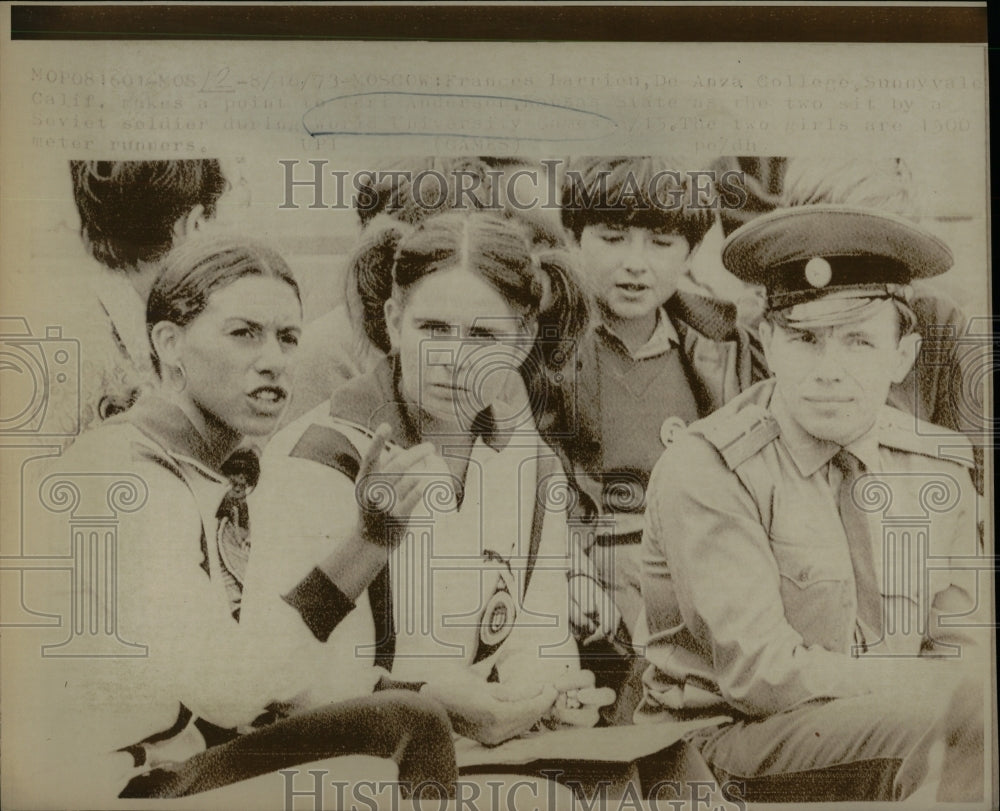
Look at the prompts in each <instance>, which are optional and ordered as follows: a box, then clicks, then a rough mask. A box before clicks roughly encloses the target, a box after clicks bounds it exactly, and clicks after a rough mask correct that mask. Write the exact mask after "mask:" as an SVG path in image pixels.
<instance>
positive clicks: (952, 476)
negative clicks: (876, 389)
mask: <svg viewBox="0 0 1000 811" xmlns="http://www.w3.org/2000/svg"><path fill="white" fill-rule="evenodd" d="M773 392H774V381H773V380H766V381H763V382H761V383H758V384H757V385H755V386H754V387H752V388H751V389H749V390H748V391H746V392H744V393H743V394H742V395H740V396H739V397H737V398H736V399H735V400H733V401H732V402H730V403H729V404H728V405H726V406H724V407H723V408H722V409H720V410H719V411H718V412H716V413H715V414H713V415H712V416H711V417H709V418H707V419H704V420H701V421H699V422H697V423H695V424H694V425H692V426H691V427H690V429H689V432H688V433H687V434H685V435H684V436H682V437H681V438H680V439H678V440H677V441H676V443H675V444H674V445H672V446H671V447H670V448H669V449H668V450H667V452H666V453H665V454H664V455H663V457H662V459H661V461H660V462H659V463H658V464H657V466H656V468H655V469H654V471H653V475H652V479H651V481H650V488H649V502H648V510H647V526H646V531H645V537H644V540H643V578H642V587H643V594H644V597H645V604H646V613H647V618H646V619H647V627H648V637H647V638H645V639H643V638H639V639H637V642H640V643H641V642H645V643H646V644H647V645H648V647H647V649H646V656H647V658H648V659H649V660H650V662H651V663H652V667H650V669H649V671H648V672H647V674H646V677H645V691H644V701H643V704H642V705H641V707H640V710H639V713H638V716H639V717H641V716H643V715H650V714H652V715H655V714H657V713H659V712H663V711H665V712H667V713H668V714H671V713H672V714H680V715H684V714H690V712H691V711H695V712H702V711H704V712H706V713H708V714H718V713H719V712H726V713H728V714H734V715H745V716H763V715H769V714H772V713H775V712H779V711H782V710H785V709H788V708H790V707H792V706H795V705H796V704H799V703H801V702H804V701H808V700H811V699H816V698H835V697H839V696H848V695H857V694H861V693H865V692H869V691H870V690H872V689H874V688H875V687H876V686H877V685H884V683H885V679H887V678H891V673H899V672H902V671H903V670H905V668H906V667H911V668H912V666H913V659H914V658H915V657H918V656H921V655H927V654H929V653H933V654H938V655H943V656H948V655H955V654H957V653H958V648H956V647H952V646H954V645H959V644H965V643H968V642H969V638H968V635H967V634H965V633H964V631H965V629H964V628H961V627H954V625H950V626H949V625H948V623H955V622H959V621H960V620H958V619H957V617H958V616H959V615H962V614H967V613H969V612H972V611H973V609H974V608H975V607H976V598H975V595H976V580H975V578H976V572H975V571H972V570H971V569H970V568H969V567H973V566H975V565H977V564H976V560H977V559H978V560H979V561H980V562H981V561H982V558H979V557H978V556H979V554H980V553H979V546H978V538H977V531H976V517H977V516H976V512H975V511H976V501H975V498H974V497H975V493H974V491H973V488H972V482H971V478H970V475H969V474H970V469H971V454H970V452H969V447H968V444H967V442H966V441H965V440H964V438H962V437H961V436H959V435H957V434H955V435H953V436H950V437H948V438H942V437H941V436H940V429H937V428H935V429H934V430H933V436H930V437H928V436H926V435H922V429H924V428H929V426H927V425H926V424H925V423H921V422H920V421H919V420H916V419H915V418H914V417H912V416H910V415H906V414H904V413H902V412H900V411H897V410H895V409H893V408H891V407H888V406H886V407H885V408H884V409H883V410H882V412H881V413H880V415H879V417H878V419H877V421H876V423H875V425H874V427H873V428H872V429H871V430H870V431H869V432H868V433H867V434H865V435H864V436H863V437H861V438H860V439H858V440H856V441H855V442H853V443H851V445H850V446H849V447H848V450H850V451H851V452H853V453H854V454H855V455H856V456H857V457H858V458H859V459H861V460H862V461H863V462H864V464H865V467H866V468H867V473H866V474H865V475H864V476H863V477H861V478H860V479H859V480H858V482H857V483H856V485H855V488H856V489H855V490H854V494H855V497H856V499H857V500H859V501H860V502H861V503H862V504H864V505H865V510H866V514H867V516H868V518H869V521H868V524H869V529H870V535H871V539H872V553H873V558H874V561H875V575H876V582H880V583H882V589H881V590H882V595H883V608H884V618H883V633H882V635H881V638H879V635H878V634H877V633H875V632H873V631H872V630H871V629H868V630H867V631H864V634H863V636H864V638H865V640H866V642H865V644H864V645H860V644H859V639H860V636H859V635H858V633H857V631H858V620H857V599H856V586H855V581H854V569H853V566H852V563H851V556H850V551H849V547H848V541H847V537H846V535H845V532H844V526H843V523H842V521H841V518H840V513H839V510H838V492H839V485H840V479H839V477H840V472H839V470H838V468H837V467H836V466H835V465H833V464H831V459H832V458H833V456H834V455H835V454H836V453H837V451H838V450H839V447H838V446H837V445H835V444H833V443H830V442H826V441H822V440H817V439H815V438H814V437H812V436H811V435H809V434H807V433H806V432H805V431H804V430H802V429H801V428H800V427H799V426H798V425H797V423H795V422H794V421H793V420H792V419H791V418H790V417H789V415H788V414H787V412H786V411H785V410H784V409H783V408H782V403H781V401H780V398H773V397H772V394H773ZM939 455H940V456H941V457H945V458H939ZM963 567H964V570H963ZM943 615H948V619H947V621H946V622H941V623H939V620H940V619H941V618H942V616H943ZM862 630H863V629H862ZM640 635H641V632H640ZM859 656H860V658H858V657H859Z"/></svg>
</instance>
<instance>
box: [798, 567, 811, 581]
mask: <svg viewBox="0 0 1000 811" xmlns="http://www.w3.org/2000/svg"><path fill="white" fill-rule="evenodd" d="M808 579H809V570H808V569H802V570H800V571H799V580H800V581H801V582H803V583H804V582H805V581H806V580H808Z"/></svg>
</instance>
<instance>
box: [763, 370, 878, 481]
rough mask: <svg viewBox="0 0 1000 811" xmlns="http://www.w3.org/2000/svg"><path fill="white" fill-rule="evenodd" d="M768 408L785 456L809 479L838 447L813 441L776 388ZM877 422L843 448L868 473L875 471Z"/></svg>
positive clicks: (815, 439) (822, 441) (816, 440)
mask: <svg viewBox="0 0 1000 811" xmlns="http://www.w3.org/2000/svg"><path fill="white" fill-rule="evenodd" d="M769 409H770V411H771V414H772V415H773V416H774V418H775V420H777V423H778V427H779V428H780V429H781V442H782V443H783V444H784V445H785V447H786V448H787V449H788V454H789V456H791V457H792V461H793V462H794V463H795V467H797V468H798V470H799V473H801V474H802V475H803V476H806V477H808V476H812V475H813V474H814V473H815V472H816V471H818V470H819V469H820V468H822V467H823V466H824V465H826V464H827V463H828V462H829V461H830V460H831V459H832V458H833V457H834V456H836V455H837V452H838V451H839V450H840V448H841V446H840V445H838V444H837V443H835V442H830V441H829V440H826V439H817V438H816V437H814V436H813V435H812V434H810V433H808V432H807V431H806V430H805V429H804V428H803V427H802V426H801V425H799V424H798V422H796V421H795V419H794V418H793V417H792V415H791V414H790V413H789V412H788V408H787V406H786V405H785V402H784V400H782V398H781V395H780V394H778V391H777V388H775V390H774V392H772V394H771V402H770V406H769ZM878 447H879V442H878V421H877V420H876V422H875V424H874V425H873V426H872V427H871V428H870V429H869V430H868V431H867V432H865V433H864V434H862V435H861V436H860V437H858V438H857V439H855V440H854V441H853V442H850V443H848V444H847V445H846V446H844V448H845V450H847V451H850V452H851V453H852V454H854V456H856V457H857V458H858V459H860V460H861V461H862V462H863V463H864V465H865V467H867V468H868V469H869V470H877V469H878V464H879V462H878V458H879V456H878Z"/></svg>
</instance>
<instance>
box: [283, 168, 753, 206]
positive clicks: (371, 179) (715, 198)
mask: <svg viewBox="0 0 1000 811" xmlns="http://www.w3.org/2000/svg"><path fill="white" fill-rule="evenodd" d="M278 163H279V164H281V166H282V167H283V172H284V192H285V193H284V201H283V202H282V204H281V205H280V206H278V208H283V209H298V208H300V207H301V204H302V203H305V204H306V207H308V208H333V209H347V208H351V207H352V205H351V203H352V199H353V207H354V208H355V209H356V210H358V211H360V212H366V211H367V212H371V211H375V210H381V209H382V208H384V206H385V202H386V201H385V200H384V199H383V196H382V194H381V193H380V190H389V191H388V193H390V194H391V195H400V194H402V193H403V192H402V190H403V189H405V190H406V192H405V193H406V194H407V197H408V198H409V200H410V201H412V203H413V204H414V205H416V206H418V207H421V208H425V209H428V210H430V211H435V210H437V209H441V208H448V209H462V208H477V209H487V210H496V211H502V210H508V211H509V210H511V209H514V210H518V211H529V210H532V209H536V208H542V209H552V210H559V209H560V207H561V206H562V205H564V204H566V203H567V202H573V203H574V204H575V205H576V206H577V207H582V208H586V209H591V210H593V209H595V208H597V209H609V210H616V209H622V210H633V211H634V210H643V209H658V210H661V211H677V210H680V209H686V210H692V209H718V208H722V207H725V208H740V207H742V206H743V204H744V203H745V202H746V199H747V193H746V188H745V182H744V173H743V172H740V171H736V170H730V171H726V172H721V173H720V172H716V171H714V170H708V169H705V170H692V171H688V172H679V171H675V170H663V171H660V172H656V173H655V174H652V175H651V176H649V177H644V178H637V177H635V176H634V175H631V174H629V175H628V176H627V177H625V178H624V179H623V180H622V182H621V183H617V182H616V183H615V189H616V191H615V193H614V195H612V197H611V198H609V196H608V194H607V185H608V183H607V181H608V177H610V174H611V173H610V172H602V173H599V174H598V175H597V178H596V184H595V183H593V182H588V181H586V180H585V179H584V177H583V176H582V174H581V173H580V172H578V171H576V170H573V169H567V170H566V171H565V172H564V173H562V177H563V182H562V188H560V184H559V177H560V173H559V171H558V169H559V166H560V164H561V163H562V161H561V160H558V159H551V160H542V161H539V162H538V163H537V164H529V165H525V164H507V165H498V166H495V167H478V168H476V169H473V168H449V169H448V170H446V171H440V170H438V169H433V168H428V169H422V170H420V171H417V172H414V171H411V170H395V171H394V170H377V171H372V170H363V171H356V172H350V171H345V170H337V169H331V170H327V168H326V167H327V164H328V161H326V160H310V161H298V160H280V161H278ZM301 163H305V164H308V165H309V167H310V168H308V169H307V168H303V169H299V168H298V167H299V164H301ZM616 180H617V178H616ZM566 195H569V199H568V200H567V199H565V198H566ZM306 201H308V202H306ZM396 203H398V200H397V201H395V202H394V203H393V204H392V207H395V204H396Z"/></svg>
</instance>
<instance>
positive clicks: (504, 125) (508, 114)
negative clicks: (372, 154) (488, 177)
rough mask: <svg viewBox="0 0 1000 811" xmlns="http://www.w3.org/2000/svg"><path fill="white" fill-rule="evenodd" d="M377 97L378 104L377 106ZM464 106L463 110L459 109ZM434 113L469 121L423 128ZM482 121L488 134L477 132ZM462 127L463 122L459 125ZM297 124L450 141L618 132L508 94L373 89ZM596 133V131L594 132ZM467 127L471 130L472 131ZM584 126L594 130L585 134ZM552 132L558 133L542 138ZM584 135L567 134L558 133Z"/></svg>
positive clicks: (608, 121) (320, 131)
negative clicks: (344, 124) (455, 125)
mask: <svg viewBox="0 0 1000 811" xmlns="http://www.w3.org/2000/svg"><path fill="white" fill-rule="evenodd" d="M417 98H423V99H434V100H435V101H434V102H423V103H418V104H414V103H413V102H412V101H411V105H412V106H410V107H409V108H408V107H407V104H406V102H407V100H413V99H417ZM376 99H378V102H377V103H376ZM470 103H473V104H475V105H476V109H475V113H476V115H475V116H469V110H468V105H469V104H470ZM463 108H464V109H463ZM515 113H526V114H527V115H528V116H529V117H530V118H529V120H519V118H518V116H516V115H514V114H515ZM430 114H435V115H436V116H437V117H440V118H441V119H442V121H449V120H450V121H455V120H462V118H463V116H464V118H465V119H467V120H468V124H469V129H466V130H465V131H461V130H459V129H457V128H445V127H442V129H440V130H437V129H433V128H432V127H427V126H426V124H427V123H428V116H429V115H430ZM336 119H342V120H352V121H358V120H364V119H367V120H369V121H371V125H370V126H368V127H364V128H362V127H357V128H349V127H341V126H337V125H335V124H333V121H334V120H336ZM484 119H486V120H488V122H489V126H487V127H483V129H494V128H495V129H496V131H493V132H487V131H479V128H480V127H482V125H483V123H484ZM463 123H464V122H463ZM302 126H303V127H304V128H305V130H306V132H307V133H309V135H310V136H312V137H314V138H317V137H320V136H324V135H362V136H364V135H374V136H379V135H381V136H398V135H416V136H431V137H450V138H510V139H516V140H521V141H591V140H597V139H599V138H606V137H607V136H609V135H611V134H612V133H613V132H614V131H615V130H617V129H618V122H617V121H615V120H614V119H612V118H609V117H608V116H606V115H602V114H600V113H594V112H590V111H589V110H582V109H580V108H578V107H568V106H566V105H562V104H553V103H550V102H544V101H532V100H531V99H521V98H515V97H512V96H489V95H479V94H466V93H408V92H393V91H377V92H372V93H350V94H347V95H343V96H334V97H333V98H330V99H327V100H326V101H322V102H320V103H319V104H317V105H315V106H314V107H311V108H310V109H309V110H307V111H306V113H305V114H304V115H303V116H302ZM598 127H599V128H600V130H601V131H597V129H596V128H598ZM472 128H475V131H473V129H472ZM588 128H594V129H595V131H594V132H592V133H590V134H586V133H587V129H588ZM545 130H551V131H552V132H554V133H560V134H559V135H548V134H544V131H545ZM581 130H582V131H583V132H584V133H585V134H583V135H577V136H566V135H563V134H561V133H566V132H580V131H581Z"/></svg>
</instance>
